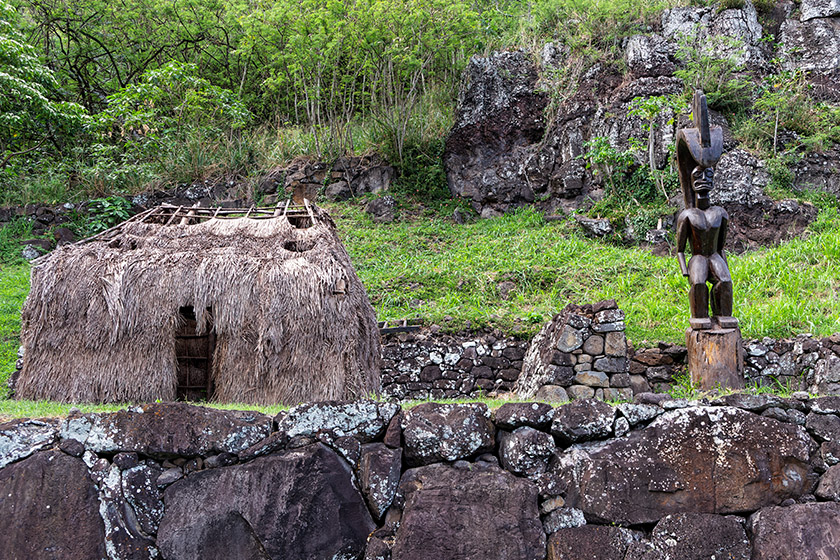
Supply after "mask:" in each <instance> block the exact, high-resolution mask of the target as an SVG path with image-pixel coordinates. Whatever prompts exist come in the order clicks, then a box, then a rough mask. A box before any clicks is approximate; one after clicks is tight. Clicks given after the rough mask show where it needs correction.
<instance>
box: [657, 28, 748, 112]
mask: <svg viewBox="0 0 840 560" xmlns="http://www.w3.org/2000/svg"><path fill="white" fill-rule="evenodd" d="M740 45H741V43H740V42H739V41H736V40H734V39H731V38H729V37H723V36H720V37H712V38H710V39H708V41H706V42H701V41H700V40H699V39H696V38H690V37H684V38H683V39H682V40H681V41H680V43H679V47H678V48H677V58H679V59H680V61H681V62H682V63H683V67H682V68H680V69H678V70H677V71H676V72H674V75H675V76H677V77H678V78H681V79H682V80H683V81H684V82H685V85H686V95H687V96H691V95H692V94H693V93H694V90H695V89H697V88H700V89H702V90H703V91H704V92H705V94H706V101H707V103H708V104H709V108H711V109H717V110H722V111H731V110H733V109H736V108H738V107H740V106H742V105H743V104H744V103H746V102H747V101H749V99H750V95H751V94H752V89H753V86H752V82H751V81H749V80H748V79H746V78H743V77H741V76H739V75H738V70H739V66H738V64H737V63H736V61H735V59H733V58H732V57H723V58H720V57H717V56H713V55H710V54H708V49H709V48H715V47H716V46H717V47H722V48H727V49H729V48H733V47H738V46H740Z"/></svg>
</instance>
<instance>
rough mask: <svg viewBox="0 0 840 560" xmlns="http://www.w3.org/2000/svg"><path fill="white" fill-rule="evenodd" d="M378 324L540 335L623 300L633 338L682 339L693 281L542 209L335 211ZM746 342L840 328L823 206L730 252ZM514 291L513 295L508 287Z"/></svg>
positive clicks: (837, 253) (832, 234)
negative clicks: (571, 306) (784, 238)
mask: <svg viewBox="0 0 840 560" xmlns="http://www.w3.org/2000/svg"><path fill="white" fill-rule="evenodd" d="M334 213H335V214H337V215H340V216H341V217H339V218H338V219H337V222H338V224H339V227H340V229H341V234H342V238H343V240H344V242H345V244H346V246H347V250H348V251H349V253H350V255H351V256H352V258H353V262H354V264H355V266H356V269H357V271H358V273H359V276H360V277H361V278H362V281H363V282H364V284H365V286H366V287H367V290H368V294H369V295H370V298H371V301H372V303H373V305H374V307H375V308H376V312H377V315H378V316H379V318H380V320H388V319H399V318H404V317H421V318H423V319H424V320H425V321H426V322H427V323H438V324H440V325H441V326H443V327H445V328H449V329H452V330H457V329H462V328H465V327H468V326H472V327H480V326H485V325H494V326H498V327H499V328H501V329H502V330H505V331H508V332H515V333H518V334H521V335H522V336H530V335H532V334H533V333H534V332H536V331H537V330H538V329H539V328H540V326H541V325H542V324H543V323H544V321H546V320H548V319H549V318H551V316H552V315H554V314H555V313H556V312H557V311H559V310H560V309H562V308H563V307H564V306H565V305H566V304H567V303H570V302H571V303H589V302H596V301H599V300H602V299H611V298H612V299H615V300H616V301H617V302H618V304H619V306H620V307H621V308H622V309H624V311H625V312H626V314H627V334H628V337H629V338H630V339H631V340H633V341H635V342H641V341H643V340H647V341H658V340H665V341H670V342H682V341H683V340H684V336H685V335H684V332H685V329H686V328H687V327H688V283H687V280H686V279H685V278H683V277H682V276H681V275H680V272H679V267H678V265H677V262H676V259H675V258H670V257H657V256H654V255H652V254H651V253H650V252H649V251H647V250H643V249H638V248H624V247H619V246H615V245H610V244H606V243H602V242H598V241H593V240H590V239H587V238H585V237H583V236H582V235H580V234H579V233H578V232H577V230H576V229H575V228H573V227H572V226H571V225H570V224H569V223H557V222H551V223H547V222H545V221H544V220H543V219H542V217H541V215H540V214H539V213H537V212H536V211H533V210H521V211H519V212H516V213H514V214H510V215H506V216H504V217H501V218H497V219H493V220H480V221H477V222H474V223H471V224H465V225H456V224H454V223H453V222H452V221H450V220H446V219H441V218H426V219H419V220H417V221H413V222H400V223H396V224H389V225H376V224H373V223H371V222H370V221H369V220H368V219H367V217H366V216H364V215H363V213H362V212H360V211H358V210H357V209H354V208H352V207H343V208H339V209H334ZM729 263H730V268H731V272H732V276H733V282H734V285H735V314H736V316H738V317H739V318H740V320H741V328H742V331H743V334H744V336H745V337H747V338H759V337H763V336H771V337H783V336H790V335H794V334H797V333H801V332H810V333H813V334H815V335H828V334H831V333H834V332H837V331H840V299H838V292H840V268H838V264H840V217H838V212H837V209H836V208H829V209H825V210H823V211H822V213H821V214H820V218H819V220H818V221H817V222H815V223H814V224H813V227H812V232H811V234H810V235H809V236H807V238H806V239H797V240H793V241H790V242H788V243H785V244H782V245H780V246H778V247H772V248H766V249H761V250H758V251H752V252H748V253H745V254H743V255H731V256H730V257H729ZM504 281H509V282H513V283H514V284H515V285H516V288H515V289H514V290H513V291H512V292H510V293H509V294H508V297H507V299H505V298H503V297H502V295H501V294H500V293H499V289H498V285H499V283H501V282H504Z"/></svg>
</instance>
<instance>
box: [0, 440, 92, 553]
mask: <svg viewBox="0 0 840 560" xmlns="http://www.w3.org/2000/svg"><path fill="white" fill-rule="evenodd" d="M0 535H2V537H0V540H2V542H3V545H2V546H0V557H2V558H3V559H4V560H30V559H34V558H50V559H55V560H61V559H66V560H78V559H79V558H104V557H105V556H106V553H105V530H104V525H103V523H102V519H101V518H100V517H99V500H98V499H97V492H96V486H94V484H93V481H92V480H91V478H90V476H88V471H87V467H86V466H85V464H84V462H82V460H81V459H76V458H74V457H70V456H69V455H65V454H64V453H61V452H60V451H44V452H39V453H36V454H35V455H33V456H31V457H28V458H27V459H24V460H22V461H19V462H17V463H14V464H11V465H8V466H6V467H5V468H2V469H0Z"/></svg>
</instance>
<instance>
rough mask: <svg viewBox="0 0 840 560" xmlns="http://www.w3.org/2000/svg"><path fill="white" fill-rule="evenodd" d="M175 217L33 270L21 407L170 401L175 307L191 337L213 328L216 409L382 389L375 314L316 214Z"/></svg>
mask: <svg viewBox="0 0 840 560" xmlns="http://www.w3.org/2000/svg"><path fill="white" fill-rule="evenodd" d="M172 208H174V207H170V210H169V211H168V212H164V213H163V214H162V215H161V213H160V211H158V214H155V213H154V212H152V213H151V214H150V215H151V216H152V217H154V216H157V220H158V221H161V222H162V221H164V220H163V219H162V218H166V216H170V215H171V217H170V218H169V219H168V222H167V223H149V222H154V221H155V220H153V219H150V218H148V217H146V218H144V219H140V220H135V221H130V222H126V223H125V224H123V225H122V226H121V227H120V229H119V230H118V231H115V232H111V233H110V234H108V235H105V236H102V237H100V238H95V239H92V240H90V241H88V242H82V243H79V244H76V245H70V246H65V247H62V248H60V249H58V250H56V251H55V252H53V253H52V254H50V255H48V256H46V257H44V258H43V259H42V260H41V261H40V262H39V263H38V264H37V265H36V266H35V267H34V268H33V270H32V289H31V291H30V293H29V297H28V298H27V300H26V304H25V305H24V308H23V334H22V339H23V345H24V347H25V349H26V353H25V358H24V367H23V371H22V372H21V377H20V379H19V380H18V383H17V389H16V395H17V397H18V398H23V399H50V400H57V401H65V402H68V401H69V402H126V401H154V400H156V399H162V400H174V399H175V398H176V388H177V369H176V368H177V360H176V356H175V342H174V332H175V329H176V328H177V327H178V324H179V321H180V320H181V318H180V314H179V308H180V307H183V306H192V307H194V309H195V311H196V316H197V317H196V318H197V330H198V331H199V332H198V333H197V334H201V332H203V331H206V330H207V329H208V327H209V328H213V329H215V337H216V346H215V353H214V354H213V368H212V372H213V377H214V380H213V381H214V384H215V393H214V396H213V400H216V401H220V402H247V403H259V404H269V403H286V404H293V403H298V402H302V401H307V400H327V399H348V398H353V397H358V396H364V395H368V394H370V393H373V392H376V391H377V390H378V388H379V356H380V345H379V333H378V330H377V324H376V320H375V315H374V311H373V308H372V307H371V305H370V302H369V300H368V297H367V294H366V293H365V289H364V287H363V286H362V283H361V282H360V280H359V278H358V277H357V276H356V273H355V271H354V270H353V267H352V264H351V262H350V258H349V257H348V255H347V252H346V251H345V249H344V247H343V246H342V244H341V241H340V240H339V238H338V235H337V234H336V230H335V225H334V223H333V222H332V220H331V218H330V217H329V216H328V215H327V214H326V213H325V212H324V211H322V210H320V209H318V208H317V207H314V206H313V207H311V208H310V207H307V213H308V215H309V217H310V218H311V219H310V218H307V217H306V215H305V214H304V217H302V218H301V217H296V218H293V219H292V218H287V217H286V216H279V217H278V216H276V214H277V213H279V211H277V212H275V214H274V215H272V214H271V213H270V212H268V213H267V214H268V215H265V214H266V212H265V211H263V215H261V216H259V217H261V218H264V219H253V218H252V217H247V218H246V217H239V218H233V217H230V216H228V217H227V218H226V219H220V218H217V217H212V216H205V217H204V218H203V219H204V221H202V220H200V219H194V218H187V217H186V216H187V214H186V210H185V211H180V209H179V210H176V211H173V210H172ZM179 212H180V213H179ZM194 213H195V212H194V211H193V212H191V213H190V214H189V216H192V215H193V214H194ZM242 213H244V211H243V212H242ZM255 215H259V212H256V213H255ZM181 216H184V217H183V218H181ZM173 218H176V219H175V220H174V225H172V224H171V223H170V222H173ZM177 218H181V219H180V220H179V219H177ZM301 221H303V222H306V221H309V222H310V224H311V226H310V227H305V228H301V227H296V225H295V223H297V224H298V225H301V224H300V222H301ZM192 222H197V223H192ZM342 291H343V292H344V293H342ZM207 308H211V309H212V322H213V325H212V326H209V325H208V322H209V321H208V317H207V313H205V312H204V311H203V310H205V309H207Z"/></svg>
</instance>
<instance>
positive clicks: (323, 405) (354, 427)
mask: <svg viewBox="0 0 840 560" xmlns="http://www.w3.org/2000/svg"><path fill="white" fill-rule="evenodd" d="M399 409H400V407H399V405H397V404H394V403H386V402H375V401H353V402H338V401H327V402H320V403H311V404H302V405H299V406H296V407H294V408H292V409H291V410H289V412H288V413H287V414H284V415H282V416H278V417H277V426H278V428H279V430H280V431H281V432H286V434H287V435H288V436H289V437H290V438H293V437H296V436H314V435H317V434H329V436H331V437H333V438H339V437H343V436H353V437H355V438H356V439H358V440H359V441H361V442H362V443H368V442H371V441H373V440H375V439H376V438H378V437H379V436H381V435H382V434H384V433H385V429H386V428H387V427H388V423H389V422H390V421H391V419H392V418H393V417H394V415H396V414H397V412H398V411H399Z"/></svg>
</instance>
